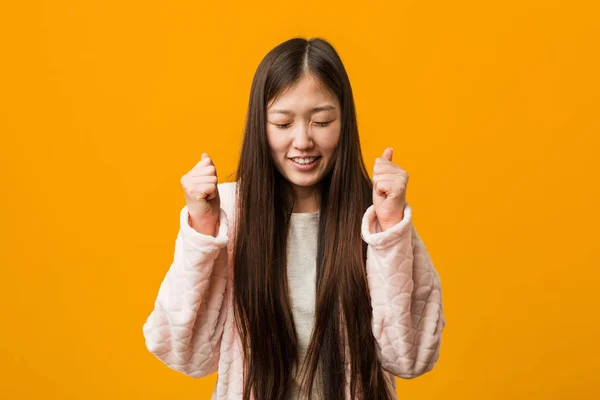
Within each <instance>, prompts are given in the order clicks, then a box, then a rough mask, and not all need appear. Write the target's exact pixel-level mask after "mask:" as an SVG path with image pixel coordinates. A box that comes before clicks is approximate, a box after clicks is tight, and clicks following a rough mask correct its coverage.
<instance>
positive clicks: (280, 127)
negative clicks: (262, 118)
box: [273, 121, 333, 129]
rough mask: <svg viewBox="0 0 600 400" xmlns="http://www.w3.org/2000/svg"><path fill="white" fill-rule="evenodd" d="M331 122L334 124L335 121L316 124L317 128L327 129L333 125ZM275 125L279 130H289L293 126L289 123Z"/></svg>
mask: <svg viewBox="0 0 600 400" xmlns="http://www.w3.org/2000/svg"><path fill="white" fill-rule="evenodd" d="M331 122H333V121H329V122H315V123H314V124H315V125H317V126H319V127H326V126H328V125H329V124H331ZM273 125H275V126H276V127H277V128H279V129H286V128H288V127H289V126H290V125H291V123H287V124H273Z"/></svg>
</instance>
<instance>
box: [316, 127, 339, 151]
mask: <svg viewBox="0 0 600 400" xmlns="http://www.w3.org/2000/svg"><path fill="white" fill-rule="evenodd" d="M339 142H340V130H339V129H333V130H331V131H328V132H326V133H325V134H324V135H322V136H321V140H320V141H319V147H320V148H321V149H322V150H326V151H334V150H335V149H336V148H337V145H338V143H339Z"/></svg>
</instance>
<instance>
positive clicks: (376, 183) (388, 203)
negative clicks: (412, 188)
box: [373, 147, 408, 231]
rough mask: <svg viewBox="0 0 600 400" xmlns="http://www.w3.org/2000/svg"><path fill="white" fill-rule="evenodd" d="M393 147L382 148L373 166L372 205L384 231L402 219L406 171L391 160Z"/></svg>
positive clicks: (404, 202)
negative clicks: (380, 154)
mask: <svg viewBox="0 0 600 400" xmlns="http://www.w3.org/2000/svg"><path fill="white" fill-rule="evenodd" d="M392 153H393V149H392V148H391V147H388V148H387V149H385V150H384V152H383V155H382V156H381V158H377V159H375V166H374V167H373V205H374V207H375V215H377V220H378V221H379V225H381V228H382V229H383V230H384V231H385V230H386V229H389V228H390V227H392V226H394V225H395V224H397V223H398V222H400V221H402V219H404V206H405V205H406V185H407V184H408V173H407V172H406V171H405V170H403V169H402V168H400V167H399V166H397V165H396V164H394V163H393V162H392Z"/></svg>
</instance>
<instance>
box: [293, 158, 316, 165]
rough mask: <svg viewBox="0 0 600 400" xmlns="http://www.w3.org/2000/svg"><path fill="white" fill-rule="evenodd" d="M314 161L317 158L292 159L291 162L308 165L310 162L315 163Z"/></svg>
mask: <svg viewBox="0 0 600 400" xmlns="http://www.w3.org/2000/svg"><path fill="white" fill-rule="evenodd" d="M316 159H317V157H310V158H292V160H294V162H297V163H298V164H310V163H311V162H313V161H315V160H316Z"/></svg>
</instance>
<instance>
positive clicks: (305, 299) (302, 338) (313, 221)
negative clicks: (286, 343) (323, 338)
mask: <svg viewBox="0 0 600 400" xmlns="http://www.w3.org/2000/svg"><path fill="white" fill-rule="evenodd" d="M318 234H319V211H316V212H311V213H292V216H291V220H290V227H289V233H288V242H287V279H288V287H289V296H290V301H291V304H292V314H293V316H294V325H295V326H296V333H297V336H298V355H299V364H298V365H299V366H301V365H302V363H303V362H304V358H305V355H306V351H307V349H308V344H309V342H310V336H311V333H312V329H313V321H314V315H315V280H316V265H317V243H318ZM318 379H319V376H318V374H317V377H316V380H315V381H317V380H318ZM299 385H300V381H299V377H298V379H296V381H295V382H294V385H293V386H292V390H291V392H290V396H289V398H290V399H293V400H296V399H304V398H306V397H305V396H302V397H300V396H299ZM316 387H317V385H316V383H315V386H314V387H313V389H315V388H316ZM319 398H320V396H319V395H318V393H317V392H316V390H313V399H315V400H317V399H319Z"/></svg>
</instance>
